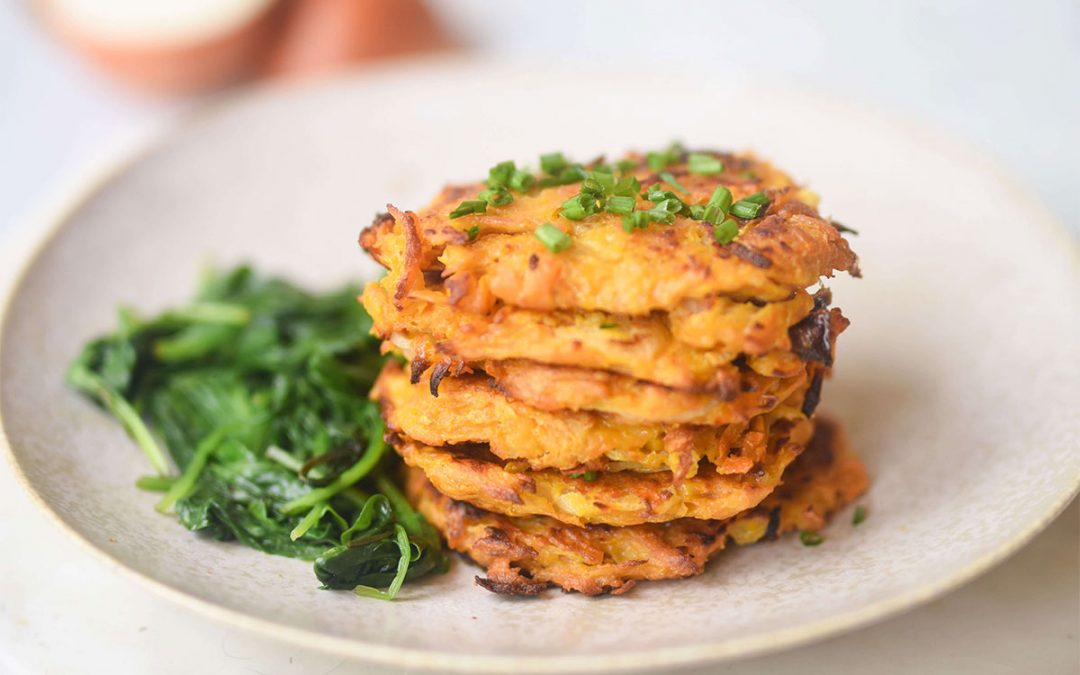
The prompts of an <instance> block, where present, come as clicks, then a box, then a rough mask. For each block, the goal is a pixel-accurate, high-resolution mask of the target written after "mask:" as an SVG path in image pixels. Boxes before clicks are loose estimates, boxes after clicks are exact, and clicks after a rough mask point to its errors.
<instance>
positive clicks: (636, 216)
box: [622, 211, 649, 232]
mask: <svg viewBox="0 0 1080 675" xmlns="http://www.w3.org/2000/svg"><path fill="white" fill-rule="evenodd" d="M648 226H649V214H648V213H647V212H645V211H634V212H633V213H629V214H627V215H625V216H623V217H622V229H624V230H626V231H627V232H633V231H634V230H643V229H645V228H646V227H648Z"/></svg>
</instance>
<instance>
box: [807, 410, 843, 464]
mask: <svg viewBox="0 0 1080 675" xmlns="http://www.w3.org/2000/svg"><path fill="white" fill-rule="evenodd" d="M838 433H839V430H838V429H837V428H836V424H835V422H833V421H832V420H831V419H829V418H827V417H822V418H818V420H817V423H816V424H814V435H813V436H811V437H810V442H809V443H807V444H806V450H805V454H806V457H807V459H805V460H803V461H804V462H806V463H808V464H813V465H815V466H832V463H833V461H834V460H835V459H836V446H837V438H836V436H837V434H838Z"/></svg>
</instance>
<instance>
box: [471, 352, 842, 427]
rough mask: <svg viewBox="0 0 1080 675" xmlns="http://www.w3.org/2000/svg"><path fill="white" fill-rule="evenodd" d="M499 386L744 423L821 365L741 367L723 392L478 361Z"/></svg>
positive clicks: (621, 415)
mask: <svg viewBox="0 0 1080 675" xmlns="http://www.w3.org/2000/svg"><path fill="white" fill-rule="evenodd" d="M482 368H483V370H484V372H485V373H487V374H488V375H489V376H491V378H492V380H493V381H494V382H495V384H496V386H497V387H498V388H499V390H500V391H502V392H503V393H505V394H506V395H507V396H509V397H511V398H514V399H516V400H518V401H521V402H522V403H525V404H527V405H529V406H532V407H534V408H538V409H540V410H549V411H556V410H573V411H578V410H588V411H593V412H600V413H605V414H607V415H612V416H614V417H617V418H618V419H619V420H620V421H622V422H626V423H638V424H698V425H721V424H738V423H746V422H748V421H749V420H750V419H751V418H753V417H755V416H757V415H761V414H764V413H767V412H769V411H770V410H772V409H774V408H775V407H776V406H777V405H778V404H779V403H780V402H781V401H783V400H785V399H787V398H788V397H790V396H791V395H792V394H794V393H796V392H798V391H799V390H800V389H805V387H806V386H807V385H808V383H809V382H810V381H811V380H812V378H813V376H814V375H815V374H816V373H818V372H820V371H822V370H823V368H822V367H821V366H820V365H819V364H816V363H811V364H804V363H800V367H799V369H798V370H797V371H796V372H794V373H792V374H790V375H789V376H787V377H779V378H778V377H768V376H764V375H761V374H759V373H756V372H752V371H751V372H743V373H742V374H741V375H740V378H739V380H738V383H737V384H735V386H733V387H732V388H731V389H730V390H729V391H727V392H724V393H723V394H709V393H698V392H687V391H679V390H677V389H670V388H668V387H662V386H660V385H655V384H651V383H648V382H642V381H640V380H635V379H633V378H630V377H626V376H625V375H617V374H615V373H609V372H605V371H599V370H587V369H584V368H567V367H563V366H547V365H544V364H538V363H533V362H530V361H522V360H514V361H492V362H487V363H484V364H482Z"/></svg>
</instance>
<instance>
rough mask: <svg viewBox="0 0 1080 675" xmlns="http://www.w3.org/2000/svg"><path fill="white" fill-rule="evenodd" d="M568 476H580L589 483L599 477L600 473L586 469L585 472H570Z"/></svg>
mask: <svg viewBox="0 0 1080 675" xmlns="http://www.w3.org/2000/svg"><path fill="white" fill-rule="evenodd" d="M570 477H571V478H580V479H582V480H584V481H586V482H588V483H591V482H593V481H595V480H596V479H598V478H600V474H599V473H597V472H595V471H586V472H585V473H572V474H570Z"/></svg>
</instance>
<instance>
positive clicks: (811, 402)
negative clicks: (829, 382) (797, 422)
mask: <svg viewBox="0 0 1080 675" xmlns="http://www.w3.org/2000/svg"><path fill="white" fill-rule="evenodd" d="M822 379H823V378H822V375H821V373H814V379H813V380H811V381H810V386H809V387H808V388H807V390H806V394H805V395H804V396H803V404H802V414H804V415H806V416H807V417H810V416H811V415H813V414H814V411H815V410H817V407H818V403H820V402H821V380H822Z"/></svg>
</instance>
